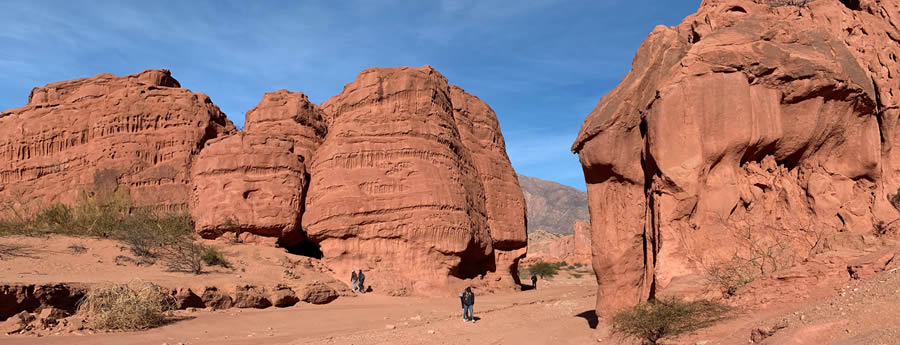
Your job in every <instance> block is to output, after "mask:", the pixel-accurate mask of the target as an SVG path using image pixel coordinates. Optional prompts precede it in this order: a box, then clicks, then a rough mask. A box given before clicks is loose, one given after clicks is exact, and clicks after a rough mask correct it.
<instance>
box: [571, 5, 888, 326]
mask: <svg viewBox="0 0 900 345" xmlns="http://www.w3.org/2000/svg"><path fill="white" fill-rule="evenodd" d="M771 3H772V2H770V1H762V0H757V1H750V0H728V1H725V0H705V1H703V4H702V5H701V7H700V9H699V11H698V12H697V13H696V14H694V15H692V16H689V17H688V18H686V19H685V20H684V21H683V22H682V23H681V24H680V25H678V26H675V27H671V28H666V27H661V26H660V27H657V28H656V29H655V30H654V31H653V32H652V33H651V34H650V36H649V37H648V38H647V40H646V41H645V42H644V44H643V45H642V46H641V47H640V49H639V50H638V52H637V55H636V57H635V59H634V64H633V68H632V71H631V72H630V73H629V74H628V75H627V76H626V77H625V79H623V80H622V82H621V84H620V85H619V86H618V87H617V88H616V89H614V90H613V91H611V92H610V93H609V94H607V95H606V96H605V97H603V99H602V100H601V101H600V104H599V105H598V106H597V107H596V108H595V109H594V111H593V112H592V113H591V114H590V115H589V116H588V118H587V120H586V121H585V123H584V125H583V127H582V129H581V132H580V134H579V136H578V138H577V139H576V141H575V143H574V145H573V151H574V152H576V153H578V154H579V156H580V159H581V163H582V165H583V167H584V172H585V179H586V182H587V184H588V193H589V202H590V204H591V219H592V227H593V233H592V237H593V238H592V242H593V252H594V261H593V265H594V269H595V271H596V272H597V276H598V282H599V284H600V290H599V293H598V312H604V311H609V310H614V309H615V308H616V307H620V306H625V305H630V304H633V303H636V302H638V301H639V300H642V299H646V298H648V297H652V295H659V294H673V293H677V294H684V295H696V294H699V293H702V291H703V290H704V289H705V288H706V286H705V284H706V283H705V280H704V279H702V276H703V272H704V269H705V267H709V265H715V264H716V263H719V262H723V261H724V260H728V259H729V258H731V257H732V256H734V255H735V253H738V255H746V254H751V253H752V252H754V251H759V250H766V249H767V248H768V249H772V248H776V249H779V251H780V252H782V253H784V254H785V257H784V258H779V260H785V261H788V260H800V259H803V258H805V257H808V256H810V255H814V254H815V253H816V252H817V251H821V250H823V249H822V246H821V241H820V240H821V239H822V238H824V237H825V236H826V235H827V234H828V233H831V232H836V231H840V230H843V231H852V232H868V231H871V229H872V225H873V223H875V222H877V221H890V220H892V219H894V218H896V217H897V213H896V211H894V210H893V209H892V208H890V206H889V205H888V203H887V202H886V200H885V195H886V194H887V193H888V192H890V191H893V190H894V189H896V187H897V184H898V182H900V181H897V177H898V174H897V171H898V162H900V161H898V160H897V159H895V156H896V155H897V153H898V152H900V150H894V147H895V146H896V145H898V144H897V141H896V140H895V138H897V137H898V136H897V133H896V131H897V128H898V127H897V119H898V115H900V112H898V111H900V110H898V108H897V97H900V93H898V91H900V90H898V88H900V87H898V85H900V84H898V83H897V80H896V78H897V77H896V76H897V75H900V74H898V73H900V70H898V68H900V65H898V64H897V63H896V59H897V55H898V54H900V46H898V44H897V43H898V42H900V27H898V25H897V23H900V4H898V3H897V2H887V1H880V2H879V1H855V2H848V1H843V2H841V1H812V2H810V3H809V4H808V7H797V6H782V7H775V6H772V5H771ZM846 4H850V5H846Z"/></svg>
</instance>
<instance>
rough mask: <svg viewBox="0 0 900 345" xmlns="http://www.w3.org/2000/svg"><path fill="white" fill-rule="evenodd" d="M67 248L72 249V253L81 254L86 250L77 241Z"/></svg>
mask: <svg viewBox="0 0 900 345" xmlns="http://www.w3.org/2000/svg"><path fill="white" fill-rule="evenodd" d="M68 248H69V250H71V251H72V253H75V254H83V253H84V252H86V251H87V250H88V249H87V247H85V246H84V245H82V244H78V243H76V244H72V245H70V246H69V247H68Z"/></svg>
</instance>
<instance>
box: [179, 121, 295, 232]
mask: <svg viewBox="0 0 900 345" xmlns="http://www.w3.org/2000/svg"><path fill="white" fill-rule="evenodd" d="M294 147H295V142H294V141H293V140H291V139H286V138H284V137H278V136H264V135H254V134H246V133H239V134H235V135H231V136H227V137H224V138H220V139H215V140H212V141H210V142H209V143H207V146H206V147H205V148H204V149H203V151H201V152H200V154H199V155H198V156H197V158H196V159H195V160H194V165H193V167H192V168H191V185H192V186H193V190H192V196H191V208H190V209H191V216H192V217H193V219H194V222H195V228H196V230H197V232H199V233H200V235H201V236H203V237H205V238H216V237H218V236H221V235H223V234H225V233H226V232H231V233H235V232H237V233H244V234H252V235H254V236H262V237H268V238H273V239H278V240H279V241H280V242H281V243H282V244H288V245H290V244H294V243H296V242H298V241H300V240H302V239H303V232H302V230H301V228H300V215H301V212H302V211H303V193H304V187H305V186H306V180H305V175H306V167H305V165H304V164H303V162H302V158H300V157H298V156H297V155H296V154H295V153H294V151H293V150H294ZM235 235H240V234H233V235H230V236H235Z"/></svg>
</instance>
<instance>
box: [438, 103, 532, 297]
mask: <svg viewBox="0 0 900 345" xmlns="http://www.w3.org/2000/svg"><path fill="white" fill-rule="evenodd" d="M450 98H451V102H452V103H453V118H454V119H455V120H456V126H457V128H458V130H459V135H460V138H461V139H462V143H463V145H464V146H465V147H466V148H467V149H468V150H469V151H470V152H471V154H472V159H473V160H474V162H475V168H476V169H477V170H478V174H479V175H480V176H481V182H482V184H483V185H484V193H485V194H484V197H485V208H486V210H487V217H488V226H489V227H490V229H491V231H490V232H491V239H492V241H493V242H492V243H493V246H494V259H495V260H494V261H495V262H496V265H497V267H496V269H497V272H501V273H506V274H503V276H502V277H500V278H501V279H503V278H508V279H507V281H509V282H516V283H517V281H516V278H518V273H517V272H518V262H519V259H521V258H522V257H524V256H525V251H526V245H527V240H528V238H527V234H526V212H525V199H524V197H523V193H522V190H521V188H520V187H519V181H518V180H517V179H516V172H515V170H513V167H512V163H510V161H509V157H508V156H507V155H506V142H505V141H504V140H503V134H501V133H500V123H499V122H498V121H497V115H496V114H495V113H494V110H493V109H491V107H490V106H488V105H487V103H485V102H484V101H482V100H480V99H478V97H475V96H473V95H471V94H469V93H467V92H466V91H465V90H463V89H462V88H460V87H458V86H456V85H453V86H451V87H450Z"/></svg>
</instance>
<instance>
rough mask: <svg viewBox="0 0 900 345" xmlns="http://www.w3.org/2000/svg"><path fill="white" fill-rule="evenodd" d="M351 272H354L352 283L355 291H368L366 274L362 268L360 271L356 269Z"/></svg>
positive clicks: (351, 275) (351, 276)
mask: <svg viewBox="0 0 900 345" xmlns="http://www.w3.org/2000/svg"><path fill="white" fill-rule="evenodd" d="M351 272H353V273H351V274H350V284H351V285H352V286H353V291H359V293H366V275H365V274H363V271H362V269H360V270H359V273H356V271H351Z"/></svg>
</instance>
